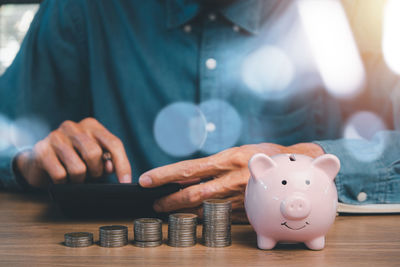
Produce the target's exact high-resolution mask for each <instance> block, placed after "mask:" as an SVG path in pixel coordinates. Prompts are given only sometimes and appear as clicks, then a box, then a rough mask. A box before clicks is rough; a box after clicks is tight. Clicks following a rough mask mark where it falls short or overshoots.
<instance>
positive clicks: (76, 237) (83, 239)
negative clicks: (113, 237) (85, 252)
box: [64, 232, 93, 248]
mask: <svg viewBox="0 0 400 267" xmlns="http://www.w3.org/2000/svg"><path fill="white" fill-rule="evenodd" d="M64 240H65V241H64V244H65V245H66V246H67V247H75V248H76V247H88V246H91V245H93V234H92V233H88V232H72V233H66V234H65V235H64Z"/></svg>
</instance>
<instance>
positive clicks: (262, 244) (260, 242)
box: [257, 235, 276, 249]
mask: <svg viewBox="0 0 400 267" xmlns="http://www.w3.org/2000/svg"><path fill="white" fill-rule="evenodd" d="M275 245H276V241H275V240H274V239H272V238H269V237H265V236H261V235H257V246H258V248H259V249H273V248H274V247H275Z"/></svg>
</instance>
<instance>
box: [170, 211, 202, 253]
mask: <svg viewBox="0 0 400 267" xmlns="http://www.w3.org/2000/svg"><path fill="white" fill-rule="evenodd" d="M196 229H197V215H195V214H190V213H175V214H171V215H169V220H168V245H170V246H172V247H191V246H194V245H195V244H196Z"/></svg>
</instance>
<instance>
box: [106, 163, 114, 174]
mask: <svg viewBox="0 0 400 267" xmlns="http://www.w3.org/2000/svg"><path fill="white" fill-rule="evenodd" d="M104 169H105V170H106V173H107V174H110V173H112V172H113V171H114V165H113V163H112V161H111V160H106V162H105V163H104Z"/></svg>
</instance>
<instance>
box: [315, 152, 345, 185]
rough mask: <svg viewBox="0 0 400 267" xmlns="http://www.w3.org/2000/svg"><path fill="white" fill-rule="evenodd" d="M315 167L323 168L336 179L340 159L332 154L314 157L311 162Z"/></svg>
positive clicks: (329, 175) (330, 176)
mask: <svg viewBox="0 0 400 267" xmlns="http://www.w3.org/2000/svg"><path fill="white" fill-rule="evenodd" d="M311 164H312V165H313V166H314V167H316V168H319V169H321V170H322V171H323V172H325V173H326V174H327V175H328V177H329V178H331V179H332V180H333V179H335V177H336V175H337V174H338V172H339V170H340V161H339V159H338V158H337V157H336V156H335V155H332V154H325V155H322V156H319V157H318V158H316V159H314V160H313V161H312V163H311Z"/></svg>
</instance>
